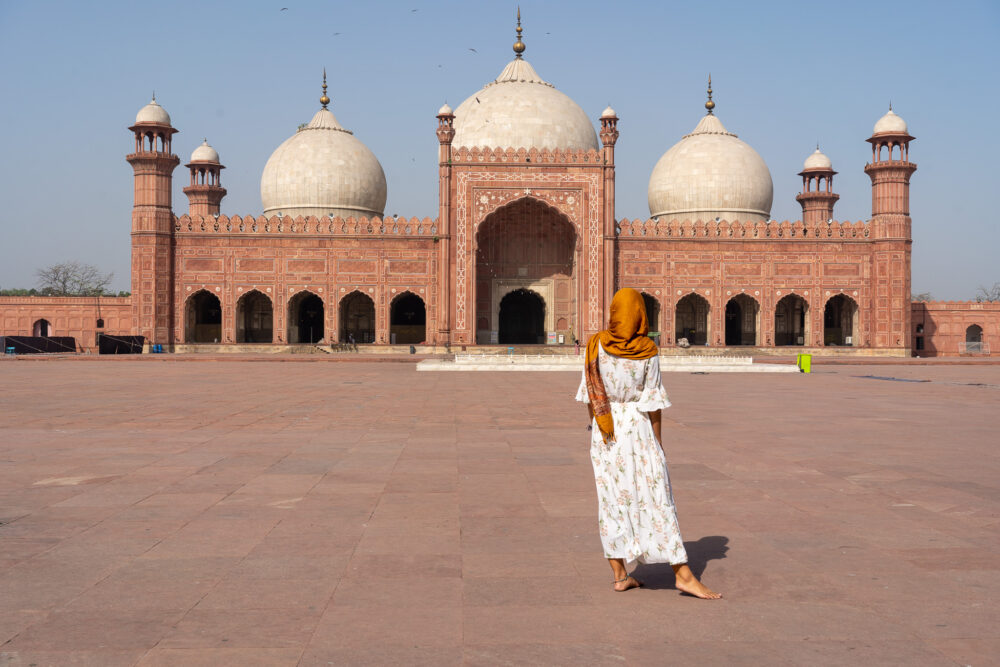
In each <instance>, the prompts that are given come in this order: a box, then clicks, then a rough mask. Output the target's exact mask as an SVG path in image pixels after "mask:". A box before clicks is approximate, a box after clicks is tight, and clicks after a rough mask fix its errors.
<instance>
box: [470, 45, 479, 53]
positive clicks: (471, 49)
mask: <svg viewBox="0 0 1000 667" xmlns="http://www.w3.org/2000/svg"><path fill="white" fill-rule="evenodd" d="M469 50H470V51H472V52H473V53H479V51H476V50H475V49H474V48H472V47H471V46H470V47H469Z"/></svg>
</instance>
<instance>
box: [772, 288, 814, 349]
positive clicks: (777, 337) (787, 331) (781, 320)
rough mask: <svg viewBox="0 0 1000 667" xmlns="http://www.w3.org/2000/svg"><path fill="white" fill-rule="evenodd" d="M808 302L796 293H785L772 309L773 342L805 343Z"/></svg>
mask: <svg viewBox="0 0 1000 667" xmlns="http://www.w3.org/2000/svg"><path fill="white" fill-rule="evenodd" d="M808 312H809V304H808V303H806V300H805V299H803V298H802V297H801V296H799V295H798V294H786V295H785V296H784V297H782V298H781V301H779V302H778V305H777V306H776V307H775V309H774V344H775V345H805V344H806V337H807V335H808V331H806V323H807V322H808V319H807V318H806V314H807V313H808Z"/></svg>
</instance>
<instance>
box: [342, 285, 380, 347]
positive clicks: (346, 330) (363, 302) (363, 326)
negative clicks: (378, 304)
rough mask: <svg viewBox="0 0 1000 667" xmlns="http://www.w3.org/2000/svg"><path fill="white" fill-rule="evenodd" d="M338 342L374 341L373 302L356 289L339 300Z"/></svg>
mask: <svg viewBox="0 0 1000 667" xmlns="http://www.w3.org/2000/svg"><path fill="white" fill-rule="evenodd" d="M340 342H341V343H354V344H358V343H374V342H375V302H374V301H373V300H372V298H371V297H370V296H368V295H367V294H364V293H362V292H359V291H357V290H355V291H353V292H351V293H350V294H348V295H347V296H345V297H344V298H343V299H341V300H340Z"/></svg>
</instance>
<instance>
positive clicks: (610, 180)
mask: <svg viewBox="0 0 1000 667" xmlns="http://www.w3.org/2000/svg"><path fill="white" fill-rule="evenodd" d="M617 142H618V114H617V113H615V110H614V109H612V108H611V105H610V104H609V105H608V107H607V108H606V109H605V110H604V111H602V112H601V144H602V146H603V147H604V148H603V149H602V157H603V158H604V170H603V171H604V265H605V266H606V267H608V269H607V270H606V271H605V273H604V276H605V278H604V282H605V285H604V298H605V300H606V301H605V303H606V304H608V305H607V307H608V308H610V304H611V299H612V297H614V295H615V291H616V290H617V289H618V285H616V284H615V276H617V275H618V272H617V271H616V270H613V267H614V266H615V259H616V257H615V239H616V232H615V226H616V225H617V222H616V221H615V144H616V143H617Z"/></svg>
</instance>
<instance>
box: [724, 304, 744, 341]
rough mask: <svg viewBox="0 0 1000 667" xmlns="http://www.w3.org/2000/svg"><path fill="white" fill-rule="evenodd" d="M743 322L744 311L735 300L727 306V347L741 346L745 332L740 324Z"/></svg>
mask: <svg viewBox="0 0 1000 667" xmlns="http://www.w3.org/2000/svg"><path fill="white" fill-rule="evenodd" d="M742 321H743V309H742V308H740V304H738V303H736V301H735V300H730V301H729V303H727V304H726V345H741V344H742V342H743V332H742V330H741V326H740V323H741V322H742Z"/></svg>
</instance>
